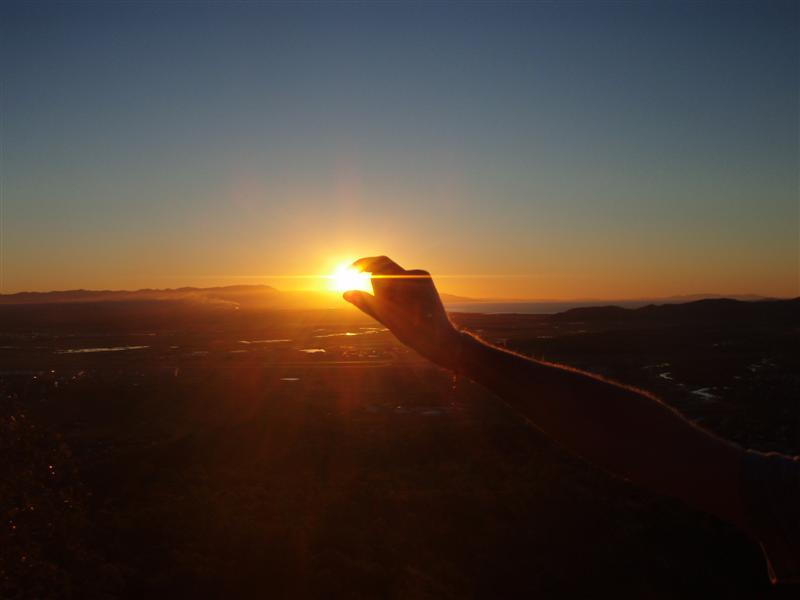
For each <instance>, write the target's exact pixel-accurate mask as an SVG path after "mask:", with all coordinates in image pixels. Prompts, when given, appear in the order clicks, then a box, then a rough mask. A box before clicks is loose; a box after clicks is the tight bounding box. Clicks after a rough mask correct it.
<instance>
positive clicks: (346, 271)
mask: <svg viewBox="0 0 800 600" xmlns="http://www.w3.org/2000/svg"><path fill="white" fill-rule="evenodd" d="M370 277H371V273H365V272H364V271H359V270H358V269H354V268H353V267H351V266H350V262H347V263H344V264H341V265H339V266H338V267H336V270H335V271H334V272H333V273H332V274H331V275H329V276H328V279H329V280H330V282H331V288H332V289H333V290H335V291H337V292H340V293H341V292H347V291H349V290H361V291H363V292H369V293H370V294H371V293H372V282H371V281H370Z"/></svg>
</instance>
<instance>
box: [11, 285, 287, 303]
mask: <svg viewBox="0 0 800 600" xmlns="http://www.w3.org/2000/svg"><path fill="white" fill-rule="evenodd" d="M278 293H279V292H278V290H276V289H275V288H272V287H269V286H267V285H229V286H224V287H211V288H196V287H182V288H175V289H164V290H154V289H144V290H136V291H127V290H67V291H58V292H20V293H17V294H0V304H63V303H70V302H122V301H124V302H132V301H136V300H172V301H176V300H186V301H198V302H214V301H217V302H238V301H241V300H245V301H247V300H251V301H252V300H264V299H266V298H269V297H274V296H275V295H276V294H278Z"/></svg>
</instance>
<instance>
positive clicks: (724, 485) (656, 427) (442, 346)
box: [344, 256, 751, 532]
mask: <svg viewBox="0 0 800 600" xmlns="http://www.w3.org/2000/svg"><path fill="white" fill-rule="evenodd" d="M353 267H355V268H358V269H360V270H362V271H365V272H370V273H372V286H373V290H374V292H375V294H374V295H372V294H368V293H366V292H361V291H350V292H345V294H344V298H345V300H347V301H348V302H351V303H352V304H354V305H355V306H357V307H358V308H360V309H361V310H362V311H364V312H365V313H366V314H368V315H369V316H371V317H373V318H374V319H376V320H377V321H379V322H381V323H383V325H385V326H386V327H387V328H388V329H389V330H390V331H391V332H392V333H394V334H395V335H396V336H397V338H398V339H399V340H400V341H401V342H403V343H404V344H405V345H407V346H409V347H410V348H412V349H414V350H416V351H417V352H419V353H420V354H421V355H422V356H424V357H426V358H428V359H430V360H431V361H433V362H434V363H436V364H438V365H440V366H442V367H445V368H447V369H451V370H454V371H456V372H458V373H460V374H462V375H464V376H466V377H469V378H470V379H472V380H473V381H476V382H477V383H479V384H481V385H483V386H485V387H486V388H488V389H489V390H491V391H492V392H494V393H495V394H496V395H497V396H498V397H500V398H501V399H502V400H504V401H505V402H506V403H508V404H509V405H511V406H512V407H513V408H515V409H516V410H517V411H518V412H520V413H521V414H522V415H523V416H524V417H525V418H526V419H528V420H529V421H530V422H531V423H532V424H533V425H534V426H536V427H537V428H538V429H540V430H541V431H543V432H544V433H545V434H547V435H548V436H549V437H550V438H552V439H553V440H554V441H556V442H557V443H559V444H561V445H562V446H564V447H565V448H566V449H567V450H570V451H571V452H574V453H575V454H578V455H580V456H582V457H583V458H584V459H586V460H588V461H589V462H591V463H594V464H596V465H597V466H599V467H601V468H603V469H605V470H607V471H610V472H612V473H616V474H617V475H620V476H622V477H625V478H627V479H629V480H631V481H633V482H635V483H639V484H641V485H643V486H645V487H648V488H650V489H652V490H654V491H656V492H659V493H662V494H666V495H670V496H674V497H677V498H680V499H682V500H684V501H685V502H687V503H688V504H690V505H692V506H694V507H696V508H698V509H701V510H704V511H706V512H709V513H711V514H714V515H716V516H718V517H720V518H722V519H724V520H726V521H729V522H731V523H733V524H735V525H737V526H738V527H740V528H741V529H743V530H745V531H748V532H750V531H751V527H750V524H749V523H748V522H747V518H746V514H745V507H744V501H743V497H742V491H741V482H740V471H741V464H742V458H743V452H744V451H743V450H742V449H741V448H740V447H738V446H736V445H734V444H731V443H729V442H727V441H725V440H722V439H720V438H718V437H716V436H714V435H712V434H711V433H709V432H707V431H705V430H703V429H700V428H698V427H696V426H695V425H693V424H692V423H690V422H689V421H687V420H686V419H684V418H683V417H682V416H680V415H679V414H678V413H677V412H675V411H674V410H672V409H671V408H669V407H668V406H666V405H665V404H663V403H662V402H660V401H659V400H658V399H657V398H655V397H654V396H652V395H651V394H648V393H647V392H644V391H642V390H638V389H634V388H631V387H626V386H624V385H620V384H618V383H615V382H612V381H608V380H605V379H602V378H600V377H597V376H595V375H591V374H589V373H584V372H582V371H578V370H576V369H572V368H570V367H566V366H563V365H558V364H553V363H548V362H543V361H537V360H534V359H532V358H529V357H525V356H521V355H519V354H516V353H514V352H510V351H508V350H505V349H502V348H497V347H495V346H492V345H490V344H488V343H486V342H484V341H482V340H479V339H478V338H476V337H474V336H473V335H471V334H468V333H466V332H461V331H458V330H457V329H456V328H455V326H454V325H453V324H452V322H451V321H450V319H449V318H448V317H447V313H446V312H445V310H444V306H443V305H442V301H441V299H440V298H439V294H438V292H437V291H436V287H435V286H434V284H433V279H432V278H431V276H430V274H429V273H427V272H426V271H419V270H413V271H407V270H405V269H403V268H402V267H400V266H399V265H398V264H397V263H395V262H394V261H392V260H391V259H389V258H387V257H385V256H380V257H372V258H362V259H360V260H358V261H356V262H355V263H353Z"/></svg>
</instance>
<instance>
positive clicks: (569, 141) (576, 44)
mask: <svg viewBox="0 0 800 600" xmlns="http://www.w3.org/2000/svg"><path fill="white" fill-rule="evenodd" d="M798 29H799V27H798V5H797V4H796V3H794V2H785V3H770V2H758V3H735V4H733V3H732V4H713V5H711V4H705V3H703V4H700V3H676V4H662V3H655V4H654V3H608V4H605V3H592V4H589V3H569V4H552V3H536V4H533V3H531V4H530V5H525V4H522V3H514V4H494V3H492V4H489V3H477V4H469V5H457V4H451V3H442V4H424V3H420V4H388V5H387V4H383V3H381V4H380V5H362V4H355V3H353V4H351V3H347V4H338V3H336V4H327V3H326V4H314V3H303V4H300V5H289V4H272V3H270V4H259V3H236V4H228V3H183V2H181V3H175V2H173V3H163V4H156V3H145V4H141V5H138V4H134V3H109V4H105V5H104V4H100V3H88V4H78V5H75V4H71V3H69V4H66V3H62V4H56V5H50V4H47V3H36V4H34V5H16V4H13V3H6V4H4V5H3V6H2V8H0V40H2V41H0V69H1V70H0V75H1V76H2V159H1V161H2V165H1V166H2V179H3V183H2V211H0V215H1V216H2V237H3V239H2V260H0V266H1V267H2V282H1V285H0V288H1V289H0V291H2V293H13V292H17V291H22V290H52V289H73V288H94V289H107V288H117V289H119V288H126V289H136V288H141V287H159V288H160V287H176V286H181V285H200V286H211V285H224V284H232V283H264V284H268V285H273V286H275V287H277V288H279V289H288V290H291V289H303V288H308V287H315V286H321V285H323V283H322V282H320V281H318V280H317V279H316V278H314V277H306V276H308V275H311V276H314V275H319V274H324V273H327V272H330V269H332V268H333V266H334V265H336V264H339V263H340V262H341V261H342V260H344V259H348V258H356V257H358V256H361V255H370V254H375V253H380V254H389V255H391V256H393V257H394V258H396V259H397V260H398V261H399V262H401V263H402V264H403V265H404V266H407V267H409V268H426V269H429V270H430V271H432V272H433V273H434V275H441V276H443V277H442V281H441V283H440V285H439V287H440V288H441V289H442V290H444V291H447V292H450V293H454V294H460V295H466V296H474V297H493V298H501V297H509V298H525V297H527V298H576V297H578V298H585V297H594V298H626V297H655V296H668V295H676V294H694V293H720V294H761V295H765V296H783V297H787V296H797V295H800V291H799V290H798V226H799V223H798V198H797V193H798V188H797V185H798V171H797V169H798V72H800V71H799V70H798V67H799V66H800V65H799V64H798V39H800V36H799V35H798V33H800V31H798Z"/></svg>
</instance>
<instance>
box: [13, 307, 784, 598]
mask: <svg viewBox="0 0 800 600" xmlns="http://www.w3.org/2000/svg"><path fill="white" fill-rule="evenodd" d="M454 318H456V319H457V320H458V322H459V323H460V324H461V325H463V326H466V327H468V328H469V329H471V330H473V331H478V332H479V333H480V334H481V335H483V336H485V337H486V338H487V339H489V340H491V341H494V342H496V343H500V344H504V345H507V346H508V347H510V348H513V349H516V350H519V351H521V352H524V353H527V354H530V355H533V356H536V357H544V358H545V359H547V360H553V361H560V362H564V363H568V364H571V365H575V366H578V367H581V368H584V369H587V370H590V371H593V372H597V373H601V374H603V375H605V376H608V377H611V378H615V379H618V380H621V381H624V382H626V383H630V384H633V385H638V386H641V387H643V388H646V389H650V390H653V391H655V392H656V393H658V394H659V395H660V396H661V397H662V398H664V400H665V401H667V402H669V403H670V404H672V405H674V406H676V407H677V408H678V409H680V410H681V411H683V412H684V413H685V414H686V415H687V416H688V417H689V418H691V419H693V420H695V421H698V422H700V423H701V424H703V425H704V426H705V427H708V428H710V429H712V430H714V431H717V432H719V433H721V434H722V435H725V436H727V437H729V438H732V439H735V440H737V441H739V442H741V443H743V444H746V445H748V446H751V447H755V448H758V449H762V450H780V451H784V452H790V453H798V452H800V428H799V427H798V424H799V423H800V410H799V407H798V398H800V375H799V374H800V364H798V363H800V353H798V341H799V338H800V329H798V326H799V323H800V320H798V303H797V301H786V302H774V303H769V302H766V303H741V302H725V301H709V302H700V303H692V304H688V305H679V306H678V305H676V306H665V307H648V308H645V309H639V310H636V311H628V310H622V309H586V310H575V311H568V312H567V313H562V314H560V315H551V316H536V315H470V314H462V315H457V316H455V317H454ZM0 394H1V395H0V398H1V400H0V452H1V453H2V466H0V517H2V522H0V597H2V598H116V597H120V598H147V597H169V598H222V597H242V598H252V597H264V598H266V597H277V598H280V597H353V598H379V597H380V598H393V597H395V598H405V597H413V598H471V597H481V598H502V597H538V598H562V597H567V598H570V597H580V598H589V597H617V598H685V597H703V598H759V597H770V598H772V597H787V598H788V597H794V593H793V592H787V591H781V590H774V589H770V586H769V584H768V581H767V578H766V574H765V566H764V563H763V559H762V557H761V555H760V553H759V550H758V547H757V546H756V544H754V543H752V542H750V541H749V540H747V539H746V538H745V537H744V536H742V535H741V534H739V533H738V532H737V531H735V530H733V529H732V528H730V527H728V526H726V525H724V524H723V523H720V522H718V521H716V520H715V519H712V518H710V517H707V516H704V515H702V514H699V513H696V512H694V511H691V510H689V509H687V508H685V507H684V506H682V505H680V504H679V503H677V502H673V501H671V500H668V499H664V498H659V497H655V496H653V495H650V494H648V493H647V492H645V491H642V490H640V489H638V488H636V487H633V486H632V485H630V484H628V483H626V482H624V481H622V480H619V479H616V478H614V477H611V476H609V475H607V474H605V473H603V472H600V471H598V470H597V469H595V468H593V467H591V466H589V465H587V464H586V463H584V462H582V461H581V460H579V459H576V458H573V457H571V456H569V455H567V454H565V453H564V452H563V451H561V450H560V449H559V448H558V447H556V446H554V445H553V444H552V443H551V442H550V441H548V440H547V438H545V437H544V436H542V435H541V434H539V433H537V432H536V431H535V430H532V429H531V428H529V427H527V426H526V425H524V424H523V423H522V422H521V421H520V420H519V419H518V418H516V417H515V415H514V414H513V413H511V412H509V411H508V410H507V409H506V408H505V407H504V406H503V405H501V404H500V403H498V402H496V401H495V400H493V399H492V397H491V396H490V395H488V394H487V393H485V392H484V391H483V390H481V389H479V388H477V387H476V386H474V385H473V384H471V383H469V382H467V381H456V382H454V381H453V380H452V378H451V377H450V376H449V375H448V374H446V373H445V372H443V371H440V370H438V369H436V368H433V367H431V366H429V365H428V364H426V363H424V362H423V361H421V360H420V359H418V358H417V357H416V356H415V355H413V354H412V353H410V352H408V351H406V350H405V349H404V348H402V347H401V346H399V345H398V344H397V343H396V342H395V341H394V340H393V338H392V337H391V336H390V335H389V334H388V333H387V332H385V331H383V330H382V329H381V328H379V327H376V324H375V323H372V322H369V321H367V320H366V319H363V318H361V317H360V316H359V315H357V314H355V312H353V311H350V310H345V309H343V310H341V311H317V312H310V311H256V310H252V311H246V310H233V309H231V308H230V307H219V306H214V307H209V306H205V307H198V306H194V305H191V304H181V303H166V302H150V303H133V304H129V303H124V302H117V303H110V302H106V303H99V304H96V305H94V304H92V305H87V304H72V305H58V304H53V305H45V306H3V307H0ZM795 592H796V590H795Z"/></svg>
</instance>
